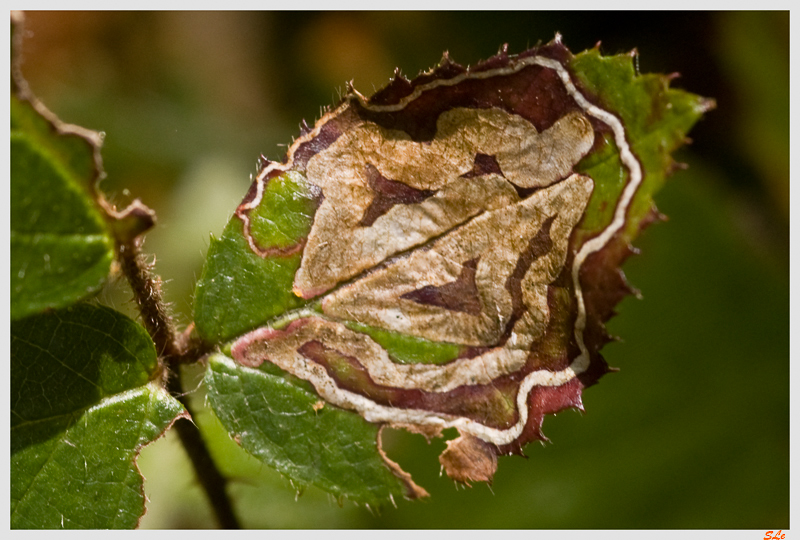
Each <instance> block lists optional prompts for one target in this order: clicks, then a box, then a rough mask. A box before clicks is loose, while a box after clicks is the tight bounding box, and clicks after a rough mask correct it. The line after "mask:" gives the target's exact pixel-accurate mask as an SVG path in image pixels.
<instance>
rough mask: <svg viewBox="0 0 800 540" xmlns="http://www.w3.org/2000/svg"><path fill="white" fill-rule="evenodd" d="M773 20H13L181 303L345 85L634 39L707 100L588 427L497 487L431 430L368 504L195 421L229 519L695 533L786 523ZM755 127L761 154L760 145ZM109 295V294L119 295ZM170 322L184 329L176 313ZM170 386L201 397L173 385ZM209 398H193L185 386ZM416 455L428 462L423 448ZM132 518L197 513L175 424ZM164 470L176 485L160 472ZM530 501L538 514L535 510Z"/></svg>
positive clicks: (367, 88) (782, 59)
mask: <svg viewBox="0 0 800 540" xmlns="http://www.w3.org/2000/svg"><path fill="white" fill-rule="evenodd" d="M788 19H789V16H788V13H769V14H760V13H747V14H743V13H713V14H708V13H685V14H681V13H668V14H664V13H652V14H630V15H629V14H621V13H606V14H596V13H593V14H587V15H582V14H579V13H568V14H559V13H524V14H520V13H502V12H498V13H486V14H484V13H456V14H453V13H446V14H445V13H375V14H372V13H357V14H350V13H325V14H313V13H278V14H271V13H258V14H253V13H214V14H204V13H160V14H149V13H121V12H115V13H89V14H87V13H69V14H65V13H58V14H50V13H30V14H29V16H28V25H27V28H28V30H30V31H31V32H32V33H33V39H29V40H27V41H26V49H25V50H26V53H25V62H24V64H23V69H24V72H25V74H26V77H27V78H28V80H29V81H30V83H31V85H32V88H33V90H34V92H35V93H36V94H37V95H38V96H39V97H40V98H42V99H43V101H45V102H46V103H48V106H49V108H50V109H51V110H54V111H56V112H57V113H58V114H59V116H61V117H62V118H64V119H66V120H68V121H70V122H74V123H79V124H81V125H86V126H87V127H90V128H94V129H101V130H103V131H105V132H106V133H107V137H106V140H105V145H104V157H105V165H106V170H107V171H108V173H109V180H107V181H106V183H105V185H106V187H107V188H108V189H111V190H112V191H113V192H115V193H116V196H117V200H118V201H120V202H122V201H124V200H125V199H126V197H127V195H126V194H125V193H124V192H123V190H124V189H125V188H129V189H130V190H131V193H132V194H133V195H135V196H138V197H141V198H142V199H143V200H144V201H145V202H146V203H147V204H148V205H151V206H152V207H154V208H155V210H156V211H157V212H158V215H159V218H160V219H159V224H160V227H157V228H156V230H154V231H153V232H151V233H149V234H148V237H147V243H146V244H145V249H146V250H148V251H150V252H155V253H157V254H158V265H157V270H158V271H159V273H161V274H162V275H163V276H164V277H165V278H167V279H169V280H171V281H170V282H169V283H168V284H167V286H166V287H165V292H166V294H167V298H168V299H169V300H172V301H174V302H175V307H176V309H178V310H179V311H180V312H182V313H185V314H188V313H190V311H191V294H192V290H193V287H194V280H195V278H196V277H198V276H199V271H200V267H201V264H202V260H203V252H204V251H205V249H206V247H207V246H208V236H207V235H208V233H209V232H211V231H220V230H222V228H223V226H224V224H225V222H226V221H227V219H228V218H229V216H230V212H231V210H232V209H233V208H235V206H236V204H238V202H239V201H240V200H241V194H242V193H244V192H245V190H246V189H247V186H248V185H249V176H248V175H249V174H250V173H252V172H254V171H255V159H256V158H257V157H258V155H259V153H264V155H266V156H267V157H270V158H273V159H278V158H280V157H281V155H282V152H283V149H282V148H279V147H277V146H276V145H277V144H278V143H285V142H288V141H289V140H290V139H291V137H292V136H296V135H297V134H298V133H299V129H298V128H297V127H296V126H297V121H298V120H299V119H301V118H306V119H307V120H308V122H309V123H312V121H313V120H314V119H315V118H317V117H318V116H319V108H318V107H319V104H320V103H331V104H332V103H334V102H335V101H336V100H337V95H336V90H335V89H336V88H337V87H342V86H343V84H344V83H345V81H347V80H349V79H351V78H352V79H354V83H355V86H356V88H357V89H359V90H360V91H361V92H362V93H365V94H369V93H371V92H372V90H373V87H374V88H378V87H380V86H383V85H384V84H385V83H386V82H387V80H388V78H389V76H390V75H391V73H392V72H393V70H394V68H395V67H396V66H399V67H400V68H401V70H402V71H403V73H405V74H407V75H409V76H413V75H415V74H416V72H417V71H418V70H420V69H424V68H427V67H428V66H429V65H430V64H431V63H432V61H435V60H436V59H437V58H438V57H439V56H440V55H441V53H442V51H444V50H449V51H450V53H451V56H452V57H453V58H454V60H455V61H457V62H460V63H465V64H466V63H474V62H476V61H477V60H479V59H481V58H485V57H487V56H489V55H491V54H492V53H494V52H495V51H496V50H497V47H498V46H499V45H500V44H502V43H503V42H508V43H509V50H510V52H518V51H522V50H524V49H525V48H527V46H528V45H531V44H534V43H536V42H537V41H539V40H541V41H543V42H547V41H549V40H550V39H552V37H553V34H554V33H555V31H559V32H561V33H562V34H563V36H564V42H565V44H566V45H568V46H569V47H570V49H572V50H575V51H580V50H584V49H587V48H591V47H592V46H594V44H595V43H596V42H597V41H602V45H601V51H602V52H603V53H604V54H614V53H619V52H625V51H628V50H630V49H632V48H634V47H636V48H638V49H639V50H640V51H641V52H642V58H641V64H640V70H641V71H642V72H670V71H677V72H679V73H681V78H680V79H678V80H677V81H673V83H672V86H674V87H682V88H686V89H688V90H690V91H692V92H694V93H697V94H699V95H703V96H708V97H713V98H715V99H716V100H717V110H716V111H714V112H711V113H709V114H708V115H707V116H706V117H705V118H704V120H703V121H701V122H700V123H699V124H698V125H697V126H696V127H695V128H694V130H693V131H692V139H693V140H694V141H695V142H694V144H693V145H691V146H689V147H688V148H686V149H684V150H683V151H682V152H681V153H679V154H678V155H677V158H678V160H679V161H680V160H683V161H686V162H688V163H689V165H690V169H689V170H688V171H683V172H678V173H677V174H676V175H675V176H674V177H673V178H671V179H669V180H668V181H667V183H666V185H665V187H664V188H663V189H662V191H661V192H660V193H659V195H658V196H657V197H656V202H657V204H658V206H659V209H660V210H661V211H662V212H663V213H665V214H667V215H668V216H669V217H670V220H669V222H668V223H666V224H657V225H654V226H652V227H651V228H650V229H649V230H647V231H645V233H644V234H643V236H642V237H641V239H640V240H639V241H638V242H637V245H638V246H640V247H641V248H642V251H643V254H642V255H641V256H639V257H634V258H633V259H631V260H630V261H629V262H628V263H626V265H625V267H624V269H625V271H626V273H627V275H628V277H629V280H630V281H631V283H632V284H633V285H634V286H636V287H638V288H639V289H640V290H641V291H642V293H643V296H644V300H643V301H639V300H636V299H633V298H630V299H627V300H625V301H624V302H623V304H621V306H620V307H619V309H618V311H620V313H621V316H620V317H618V318H617V319H615V320H614V321H612V323H611V324H610V325H609V327H610V330H611V331H612V332H613V333H615V334H617V335H620V336H621V337H622V338H623V340H624V341H623V342H622V343H620V344H612V345H609V346H607V347H606V348H605V349H604V351H603V354H604V356H605V357H606V359H607V360H608V361H609V363H610V364H611V365H613V366H618V367H620V368H621V372H620V373H619V374H613V375H608V376H606V377H605V378H604V379H603V380H602V384H601V389H600V388H598V389H589V390H587V391H586V392H585V394H584V400H585V403H586V405H587V410H588V411H589V412H588V413H587V414H586V415H585V416H584V417H583V418H580V417H579V416H578V415H577V414H573V413H565V414H563V415H559V416H558V417H557V418H548V419H547V420H546V421H545V428H546V430H547V434H548V437H549V438H550V439H551V440H552V441H553V442H554V444H552V445H548V446H546V447H544V448H536V447H530V448H529V449H528V452H527V453H528V455H529V459H528V460H522V459H518V458H505V460H504V463H503V466H502V467H500V470H499V472H498V474H497V476H496V478H495V482H494V485H493V488H492V491H493V492H494V494H493V493H492V491H490V490H489V489H488V488H487V487H485V486H477V487H475V488H473V489H469V490H461V489H459V490H455V489H454V487H453V484H452V482H451V481H449V480H447V479H446V478H440V477H439V476H438V475H439V471H438V466H437V465H436V461H435V456H436V455H437V454H438V453H440V452H441V450H442V445H443V443H442V442H440V441H434V442H432V443H431V444H430V445H428V444H427V443H425V441H424V439H422V438H421V437H420V436H412V435H406V434H402V433H398V434H397V435H396V436H395V437H392V438H390V440H388V441H387V444H386V446H387V451H388V453H389V455H390V456H406V457H404V458H398V459H399V460H400V461H401V465H402V466H403V467H404V468H405V469H406V470H408V471H409V472H411V473H412V474H413V476H414V477H415V478H416V479H417V481H418V482H419V483H420V484H422V485H424V486H425V487H426V488H427V489H428V490H429V491H430V492H431V495H432V498H431V500H430V501H429V502H427V503H424V504H407V503H403V502H398V505H399V507H400V508H399V509H398V510H394V509H392V508H387V509H385V510H384V511H383V512H382V513H381V515H380V516H373V515H371V514H370V513H369V512H367V511H366V510H365V509H363V508H360V507H356V506H354V505H352V504H349V503H347V504H345V505H344V507H343V508H339V507H338V506H337V505H336V503H335V502H333V501H332V500H330V499H329V497H328V496H327V495H325V494H324V493H322V492H321V491H319V490H316V489H314V488H309V489H307V490H306V492H305V493H304V494H303V495H302V496H301V497H299V499H298V501H297V502H295V501H294V496H293V494H292V493H291V492H290V491H288V490H287V489H286V486H288V485H289V484H288V481H287V480H285V479H283V478H281V477H280V476H278V475H277V474H276V473H272V472H271V471H268V470H265V469H264V468H263V467H261V466H259V464H258V463H257V462H256V461H255V460H254V459H253V458H250V457H248V456H246V455H244V454H243V453H242V452H241V451H240V450H239V449H238V448H237V447H236V445H235V444H234V443H233V442H232V441H230V440H228V439H227V437H226V435H225V433H224V430H222V429H221V428H220V427H219V425H218V423H217V422H216V420H214V419H213V417H211V416H210V415H209V416H205V415H202V416H201V417H200V418H199V419H198V423H199V424H200V425H201V427H202V429H203V431H204V433H205V434H206V436H207V438H208V440H209V441H210V443H211V445H212V451H213V452H214V454H215V455H216V456H217V457H219V458H220V460H221V462H222V463H223V466H224V468H225V472H226V473H228V474H231V475H232V476H234V477H236V478H240V479H247V481H244V480H243V481H240V482H235V483H234V484H233V485H232V486H231V493H232V494H233V495H234V496H235V497H237V503H236V504H237V509H238V511H239V513H240V514H241V516H242V520H243V522H244V524H245V525H246V526H250V527H258V526H270V527H315V526H319V527H359V526H372V527H382V526H391V527H425V526H436V527H448V526H458V527H523V528H524V527H569V528H583V527H588V528H594V527H619V528H631V527H633V528H637V527H639V528H647V527H659V528H661V527H666V528H668V527H679V528H695V527H701V528H702V527H711V528H738V527H743V528H764V529H765V530H766V529H777V528H781V527H783V528H784V529H785V528H786V527H788V525H789V518H788V514H789V423H788V422H789V382H788V375H789V327H788V324H787V322H788V313H789V302H788V284H789V279H788V180H789V177H788V163H789V157H788V123H787V122H786V120H785V119H786V118H788V107H789V100H788V72H789V60H788V42H789V26H788ZM767 136H769V137H770V139H769V140H770V141H772V142H770V143H767V142H765V137H767ZM116 298H117V297H115V296H114V295H113V294H110V293H109V294H107V295H106V299H107V300H109V301H112V302H114V301H116V302H117V307H118V308H119V309H123V308H125V307H126V304H125V303H124V300H125V299H126V297H125V296H119V299H118V300H115V299H116ZM185 320H188V316H187V318H186V319H185ZM185 387H186V389H187V390H193V389H194V388H195V386H194V385H193V384H192V383H191V382H189V381H187V383H186V384H185ZM195 399H197V403H202V396H201V395H197V396H196V397H195ZM415 456H421V457H419V458H417V457H415ZM140 461H141V464H142V468H143V471H144V474H145V476H146V477H147V478H148V482H147V483H146V485H145V489H146V490H148V496H149V497H150V499H151V503H150V505H149V506H150V510H149V511H148V514H147V515H146V516H145V518H144V520H143V526H145V527H148V526H149V527H178V526H213V525H214V523H213V519H212V517H211V516H212V514H211V512H210V510H209V511H207V512H203V511H198V509H197V508H198V505H201V504H206V503H205V502H204V499H203V497H202V495H201V494H200V492H199V488H198V487H196V484H194V482H193V480H192V476H191V474H192V473H191V471H190V470H189V469H188V467H186V468H184V469H183V470H184V472H185V476H184V479H183V480H181V479H176V478H175V476H174V475H175V474H176V471H180V470H181V468H182V467H184V465H181V466H176V465H175V464H176V463H183V462H184V461H185V458H184V456H183V454H182V453H181V451H180V450H179V448H178V446H177V444H175V441H174V440H173V439H172V436H168V437H167V438H166V439H165V440H164V441H160V442H159V443H157V444H155V445H153V446H152V447H151V448H148V449H147V450H146V451H145V453H144V455H143V456H142V459H141V460H140ZM167 478H169V481H165V479H167ZM532 509H533V510H532Z"/></svg>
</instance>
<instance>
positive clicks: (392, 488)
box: [205, 354, 407, 506]
mask: <svg viewBox="0 0 800 540" xmlns="http://www.w3.org/2000/svg"><path fill="white" fill-rule="evenodd" d="M205 382H206V385H207V387H208V400H209V402H210V403H211V406H212V407H213V408H214V410H215V411H217V414H218V416H219V419H220V420H221V421H222V424H223V425H224V426H225V428H226V429H228V430H229V433H230V435H231V436H232V437H233V438H235V439H236V441H237V442H238V443H239V444H241V445H242V447H243V448H244V449H245V450H247V451H248V452H250V453H251V454H253V455H254V456H256V457H257V458H259V459H260V460H262V461H263V462H265V463H267V464H268V465H270V466H271V467H274V468H275V469H276V470H278V471H279V472H281V473H283V474H285V475H286V476H288V477H289V478H291V479H292V482H293V483H294V484H295V485H296V486H297V487H298V488H300V489H302V486H304V485H308V484H314V485H316V486H319V487H321V488H322V489H324V490H326V491H328V492H330V493H333V494H334V495H336V496H342V497H348V498H350V499H352V500H353V501H356V502H360V503H365V504H368V505H374V506H378V505H380V504H382V503H384V502H385V501H386V500H387V499H389V498H390V497H398V498H399V497H401V496H403V495H405V494H406V489H407V488H406V486H405V485H404V484H403V482H402V481H401V479H400V478H398V477H396V476H395V475H394V474H392V473H391V472H390V471H389V469H387V468H386V466H385V463H384V461H383V460H382V459H381V457H380V456H379V454H378V450H377V446H376V444H377V443H376V441H377V435H378V427H377V426H375V425H374V424H370V423H369V422H366V421H364V420H363V419H362V418H360V417H358V416H357V415H354V414H351V413H349V412H346V411H343V410H341V409H339V408H337V407H331V406H330V405H326V404H325V402H323V401H320V399H319V397H318V396H317V395H316V394H315V393H314V392H313V391H312V390H310V389H309V388H308V387H307V385H305V384H302V382H300V383H298V381H296V380H292V379H291V378H284V377H282V376H280V375H275V374H271V373H268V372H265V371H261V370H256V369H242V368H241V367H240V366H238V365H237V364H236V363H235V362H234V361H233V360H231V359H230V358H228V357H226V356H224V355H221V354H215V355H212V356H211V357H210V358H209V369H208V371H207V372H206V379H205Z"/></svg>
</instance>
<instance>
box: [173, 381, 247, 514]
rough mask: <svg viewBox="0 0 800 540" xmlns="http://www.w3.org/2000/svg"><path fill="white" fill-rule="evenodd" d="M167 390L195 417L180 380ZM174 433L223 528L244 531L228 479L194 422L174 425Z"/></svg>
mask: <svg viewBox="0 0 800 540" xmlns="http://www.w3.org/2000/svg"><path fill="white" fill-rule="evenodd" d="M167 388H168V390H169V392H170V394H172V395H173V396H174V397H175V398H176V399H177V400H178V401H180V402H181V403H182V404H183V406H184V407H185V408H186V410H187V411H188V412H189V414H190V415H191V416H192V418H194V416H195V411H193V410H192V407H191V403H190V400H189V399H187V398H186V396H185V395H183V394H182V389H181V382H180V378H178V377H177V376H174V377H170V379H169V382H168V383H167ZM175 430H176V431H177V432H178V437H179V438H180V440H181V443H182V444H183V447H184V449H185V450H186V454H187V455H188V456H189V460H190V461H191V462H192V466H194V470H195V473H197V479H198V480H200V485H202V486H203V489H204V490H205V492H206V495H207V496H208V500H209V502H210V503H211V507H212V508H213V509H214V513H215V514H216V516H217V520H218V521H219V525H220V527H222V528H223V529H241V526H240V525H239V520H238V518H237V517H236V514H235V513H234V512H233V506H232V505H231V500H230V498H229V497H228V493H227V490H226V487H227V484H228V479H227V478H225V477H224V476H222V473H221V472H220V471H219V469H218V468H217V465H216V463H214V460H213V459H212V457H211V454H210V453H209V451H208V447H207V446H206V444H205V441H204V440H203V437H202V436H201V435H200V430H199V429H197V426H196V425H195V424H193V423H191V422H180V421H178V422H175Z"/></svg>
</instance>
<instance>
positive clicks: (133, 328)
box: [11, 304, 183, 528]
mask: <svg viewBox="0 0 800 540" xmlns="http://www.w3.org/2000/svg"><path fill="white" fill-rule="evenodd" d="M11 336H12V341H11V374H12V381H11V426H12V427H11V524H12V527H15V528H64V527H66V528H131V527H134V526H136V524H137V523H138V520H139V518H140V517H141V515H142V514H143V513H144V493H143V490H142V477H141V475H140V474H139V472H138V469H137V468H136V467H135V464H134V459H135V457H136V456H137V455H138V452H139V451H140V450H141V448H142V447H143V446H144V445H146V444H149V443H150V442H152V441H153V440H155V439H156V438H158V437H159V436H160V435H161V434H162V433H163V432H164V430H165V429H167V428H168V427H169V426H170V425H171V423H172V422H173V421H174V420H175V419H176V418H177V417H178V416H179V415H181V414H182V411H183V407H182V406H181V405H180V403H178V402H177V401H176V400H175V399H174V398H172V397H171V396H169V395H168V394H167V393H166V392H165V391H164V390H163V388H161V385H160V384H159V383H158V381H157V377H158V375H159V370H160V367H159V365H158V362H157V359H156V353H155V347H154V346H153V342H152V341H151V340H150V338H149V336H148V335H147V333H146V332H145V330H144V329H143V328H142V327H141V326H139V325H138V324H136V323H135V322H133V321H131V320H130V319H128V318H126V317H124V316H123V315H121V314H119V313H117V312H115V311H113V310H111V309H109V308H105V307H96V306H92V305H88V304H78V305H75V306H73V307H71V308H68V309H64V310H60V311H55V312H51V313H47V314H42V315H33V316H30V317H27V318H24V319H21V320H18V321H14V322H13V323H12V326H11Z"/></svg>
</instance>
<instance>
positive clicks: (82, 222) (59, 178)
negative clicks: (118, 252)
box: [11, 94, 114, 319]
mask: <svg viewBox="0 0 800 540" xmlns="http://www.w3.org/2000/svg"><path fill="white" fill-rule="evenodd" d="M87 133H88V132H87ZM98 151H99V150H98V149H97V147H96V146H95V142H93V141H92V140H91V137H89V136H88V135H86V134H79V133H78V130H77V129H73V128H70V127H65V126H63V125H62V124H60V123H58V122H57V121H55V120H53V121H51V120H50V119H47V118H45V117H44V116H42V114H40V112H39V111H37V110H36V109H35V108H34V106H33V105H32V104H31V102H30V101H28V100H27V99H21V98H20V97H19V96H18V95H16V94H14V95H12V96H11V318H12V319H17V318H21V317H25V316H27V315H31V314H34V313H39V312H42V311H44V310H46V309H50V308H60V307H65V306H68V305H70V304H72V303H74V302H76V301H78V300H80V299H82V298H86V297H87V296H89V295H92V294H94V293H95V292H97V291H98V290H99V289H100V287H102V285H103V284H104V283H105V281H106V278H107V276H108V273H109V271H110V268H111V262H112V260H113V248H114V244H113V241H112V238H111V235H110V234H109V231H108V229H107V226H106V224H105V222H104V220H103V216H102V213H101V212H100V209H99V208H98V207H97V206H96V205H95V203H94V201H93V198H92V196H91V193H90V186H91V185H92V184H93V183H94V181H95V180H96V178H97V176H98V174H99V173H98V169H97V167H96V161H95V152H98Z"/></svg>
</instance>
